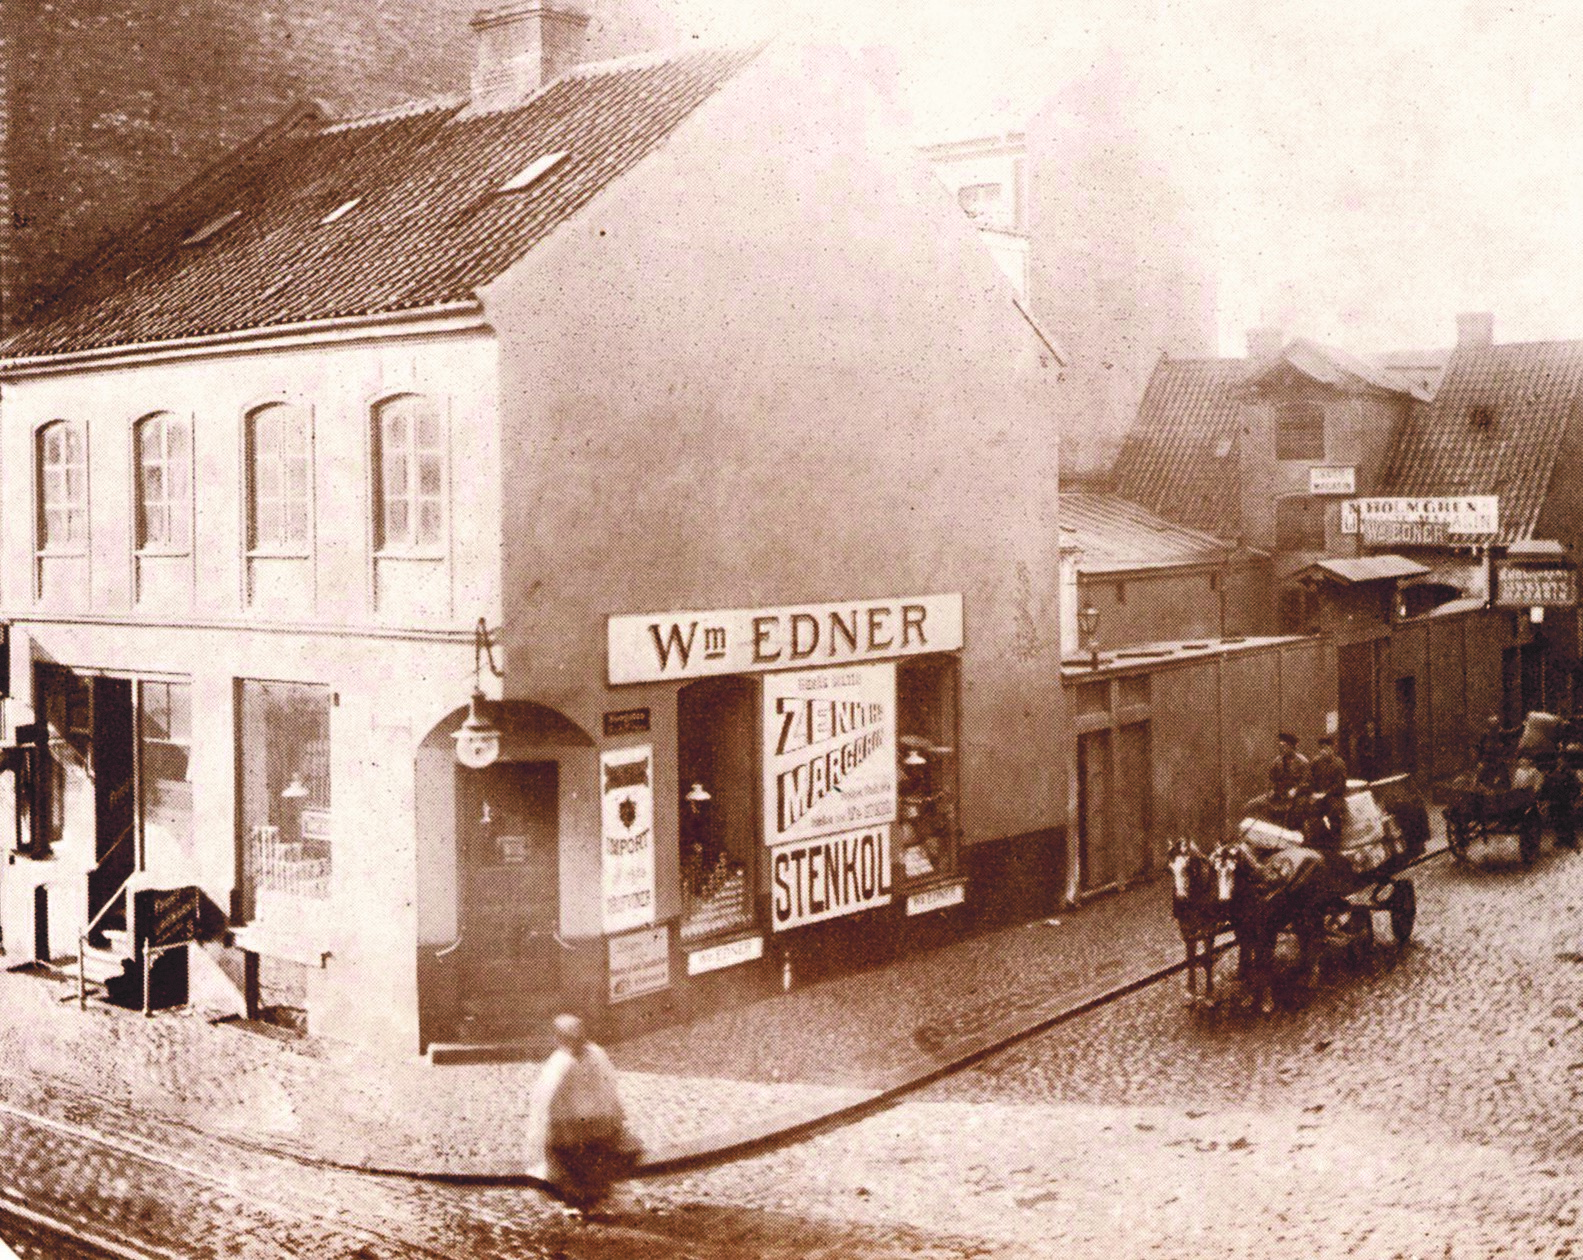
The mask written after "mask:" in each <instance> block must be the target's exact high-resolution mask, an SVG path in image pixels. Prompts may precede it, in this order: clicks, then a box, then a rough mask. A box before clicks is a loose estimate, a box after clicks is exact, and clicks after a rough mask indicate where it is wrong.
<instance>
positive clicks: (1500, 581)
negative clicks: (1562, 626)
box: [1495, 568, 1578, 608]
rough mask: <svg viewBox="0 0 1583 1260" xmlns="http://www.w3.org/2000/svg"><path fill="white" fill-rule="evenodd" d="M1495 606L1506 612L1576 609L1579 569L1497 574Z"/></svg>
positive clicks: (1525, 570) (1515, 571)
mask: <svg viewBox="0 0 1583 1260" xmlns="http://www.w3.org/2000/svg"><path fill="white" fill-rule="evenodd" d="M1495 589H1496V592H1497V594H1496V598H1495V602H1496V603H1497V604H1499V605H1500V606H1501V607H1502V608H1575V607H1576V606H1577V602H1578V579H1577V571H1576V570H1575V569H1515V568H1513V569H1508V568H1502V569H1500V570H1499V571H1498V572H1497V574H1496V587H1495Z"/></svg>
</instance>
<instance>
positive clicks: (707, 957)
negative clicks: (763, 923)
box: [687, 936, 764, 976]
mask: <svg viewBox="0 0 1583 1260" xmlns="http://www.w3.org/2000/svg"><path fill="white" fill-rule="evenodd" d="M762 957H764V938H763V937H762V936H744V937H743V938H742V939H741V940H739V941H727V942H726V943H725V944H724V945H710V946H707V947H706V948H704V949H695V950H693V951H692V953H690V954H688V955H687V974H688V975H690V976H701V975H703V974H704V973H705V972H709V971H723V970H725V969H726V968H727V967H738V966H741V965H742V964H743V963H750V962H756V961H757V960H758V959H760V958H762Z"/></svg>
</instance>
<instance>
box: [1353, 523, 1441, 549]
mask: <svg viewBox="0 0 1583 1260" xmlns="http://www.w3.org/2000/svg"><path fill="white" fill-rule="evenodd" d="M1358 533H1359V535H1360V536H1361V537H1362V539H1363V545H1364V546H1365V547H1444V546H1445V545H1446V544H1447V543H1449V542H1450V541H1451V527H1450V526H1449V525H1448V524H1446V522H1445V521H1360V522H1359V523H1358Z"/></svg>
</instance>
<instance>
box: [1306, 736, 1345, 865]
mask: <svg viewBox="0 0 1583 1260" xmlns="http://www.w3.org/2000/svg"><path fill="white" fill-rule="evenodd" d="M1308 790H1309V791H1310V792H1311V793H1312V794H1313V802H1314V813H1313V818H1314V827H1313V835H1312V836H1311V837H1310V840H1311V842H1312V843H1313V845H1314V847H1315V848H1318V849H1326V850H1329V851H1330V852H1332V853H1333V852H1335V851H1337V850H1338V849H1340V848H1341V826H1342V822H1343V821H1344V819H1345V818H1346V811H1347V763H1346V762H1344V761H1342V760H1341V758H1340V757H1339V756H1338V755H1337V754H1336V740H1335V736H1333V735H1321V736H1320V737H1319V752H1318V753H1317V754H1316V755H1315V756H1314V759H1313V761H1312V762H1310V763H1309V766H1308Z"/></svg>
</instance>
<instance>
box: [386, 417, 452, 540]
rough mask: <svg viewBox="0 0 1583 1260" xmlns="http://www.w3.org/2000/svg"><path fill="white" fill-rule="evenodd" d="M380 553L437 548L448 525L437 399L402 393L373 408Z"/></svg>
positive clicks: (442, 449) (442, 433)
mask: <svg viewBox="0 0 1583 1260" xmlns="http://www.w3.org/2000/svg"><path fill="white" fill-rule="evenodd" d="M373 436H374V466H375V470H376V471H375V477H374V487H375V491H376V494H377V498H378V505H377V508H376V511H375V517H374V520H375V528H376V529H377V531H378V542H377V545H378V547H379V550H381V551H408V552H431V553H432V552H435V551H437V550H439V548H440V545H441V542H442V539H443V534H444V527H445V438H444V431H443V428H442V425H441V423H440V410H439V407H438V406H437V405H436V404H435V402H434V400H433V399H430V398H423V397H420V396H419V395H417V394H403V395H401V396H400V397H398V398H391V399H388V400H387V401H385V402H382V403H380V404H379V406H377V407H376V408H374V435H373Z"/></svg>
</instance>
